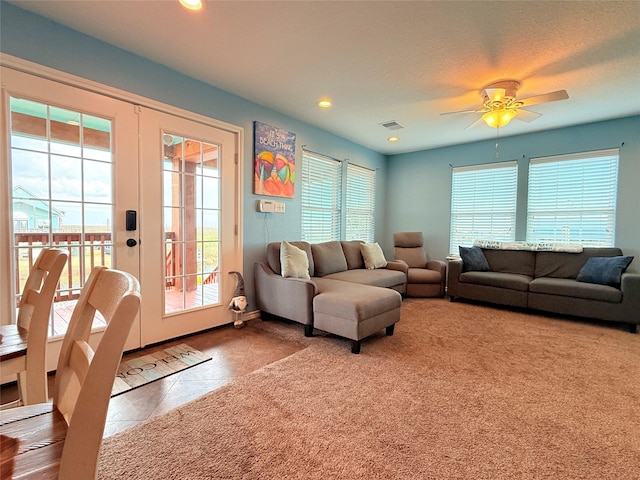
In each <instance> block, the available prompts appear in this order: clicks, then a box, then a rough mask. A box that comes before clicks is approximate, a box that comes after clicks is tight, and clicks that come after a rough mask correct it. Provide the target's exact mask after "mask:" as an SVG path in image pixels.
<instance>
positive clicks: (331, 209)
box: [302, 152, 342, 243]
mask: <svg viewBox="0 0 640 480" xmlns="http://www.w3.org/2000/svg"><path fill="white" fill-rule="evenodd" d="M341 208H342V164H341V162H339V161H337V160H333V159H331V158H327V157H322V156H319V155H315V154H314V155H311V154H309V153H308V152H304V153H303V155H302V240H304V241H306V242H309V243H319V242H326V241H329V240H339V239H340V233H341V232H340V226H341V214H342V212H341Z"/></svg>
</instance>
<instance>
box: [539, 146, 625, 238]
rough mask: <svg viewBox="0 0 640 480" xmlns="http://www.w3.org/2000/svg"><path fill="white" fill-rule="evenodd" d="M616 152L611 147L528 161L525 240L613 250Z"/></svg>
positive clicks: (616, 184) (616, 183)
mask: <svg viewBox="0 0 640 480" xmlns="http://www.w3.org/2000/svg"><path fill="white" fill-rule="evenodd" d="M618 153H619V152H618V149H611V150H601V151H596V152H586V153H579V154H573V155H562V156H554V157H544V158H532V159H531V161H530V164H529V198H528V207H527V241H529V242H556V243H579V244H581V245H584V246H588V247H611V246H613V245H614V243H615V220H616V197H617V191H618Z"/></svg>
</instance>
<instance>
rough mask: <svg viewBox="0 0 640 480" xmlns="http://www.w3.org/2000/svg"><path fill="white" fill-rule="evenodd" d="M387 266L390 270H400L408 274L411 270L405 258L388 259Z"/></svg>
mask: <svg viewBox="0 0 640 480" xmlns="http://www.w3.org/2000/svg"><path fill="white" fill-rule="evenodd" d="M387 268H388V269H389V270H397V271H399V272H404V274H405V275H406V274H407V273H408V272H409V265H407V262H405V261H404V260H388V261H387Z"/></svg>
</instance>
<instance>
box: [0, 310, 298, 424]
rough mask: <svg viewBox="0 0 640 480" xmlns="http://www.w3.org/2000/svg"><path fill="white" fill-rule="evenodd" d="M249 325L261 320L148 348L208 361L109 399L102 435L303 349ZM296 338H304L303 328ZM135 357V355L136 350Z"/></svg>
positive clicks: (4, 396) (5, 395)
mask: <svg viewBox="0 0 640 480" xmlns="http://www.w3.org/2000/svg"><path fill="white" fill-rule="evenodd" d="M252 322H260V320H251V321H249V322H248V324H247V326H246V327H245V328H241V329H236V328H233V326H231V325H229V326H223V327H219V328H215V329H212V330H209V331H207V332H203V333H199V334H195V335H191V336H188V337H183V338H180V339H177V340H172V341H170V342H167V343H164V344H161V345H157V346H153V347H151V348H150V349H149V350H151V349H158V348H166V347H167V346H170V345H174V344H179V343H187V344H188V345H189V346H190V347H192V348H195V349H197V350H200V351H201V352H203V353H206V354H208V355H210V356H211V360H208V361H206V362H204V363H201V364H199V365H196V366H194V367H191V368H188V369H186V370H183V371H181V372H178V373H175V374H173V375H170V376H168V377H164V378H162V379H160V380H157V381H155V382H152V383H149V384H147V385H143V386H142V387H138V388H136V389H133V390H130V391H128V392H125V393H123V394H120V395H117V396H115V397H113V398H112V399H111V402H110V404H109V411H108V413H107V423H106V426H105V431H104V436H105V437H108V436H110V435H113V434H114V433H117V432H119V431H121V430H124V429H126V428H129V427H132V426H133V425H136V424H138V423H140V422H142V421H144V420H146V419H148V418H151V417H153V416H155V415H160V414H162V413H165V412H167V411H168V410H170V409H172V408H174V407H176V406H178V405H181V404H183V403H186V402H189V401H191V400H193V399H195V398H197V397H199V396H200V395H203V394H205V393H207V392H210V391H212V390H215V389H217V388H220V387H222V386H224V385H226V384H227V383H229V382H231V381H232V380H233V379H235V378H237V377H239V376H242V375H245V374H247V373H250V372H252V371H254V370H257V369H259V368H261V367H263V366H264V365H268V364H269V363H272V362H275V361H277V360H280V359H281V358H284V357H287V356H289V355H291V354H293V353H295V352H297V351H298V350H300V349H301V348H303V347H302V346H301V344H299V343H295V342H291V341H287V340H284V339H282V338H280V337H277V336H274V335H269V334H267V333H265V332H264V331H261V330H258V329H255V328H252V327H251V324H252ZM300 335H301V336H302V335H303V332H302V330H300ZM133 354H135V355H137V354H139V351H138V352H133ZM125 356H126V355H125ZM52 387H53V376H50V377H49V389H50V391H51V388H52ZM16 390H17V389H16V387H15V386H9V387H6V388H3V389H2V391H1V392H0V401H1V402H2V403H6V402H8V401H11V400H14V399H15V398H16V395H17V391H16Z"/></svg>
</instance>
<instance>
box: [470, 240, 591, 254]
mask: <svg viewBox="0 0 640 480" xmlns="http://www.w3.org/2000/svg"><path fill="white" fill-rule="evenodd" d="M473 246H474V247H480V248H490V249H492V250H531V251H533V252H567V253H581V252H582V251H583V247H582V245H571V244H566V243H547V242H539V243H534V242H500V241H498V240H476V241H475V242H473Z"/></svg>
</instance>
